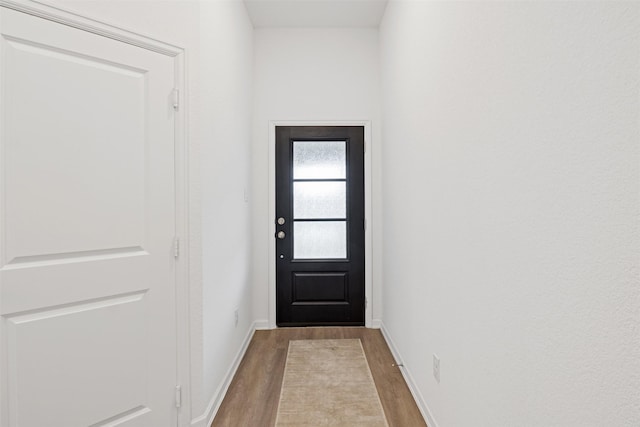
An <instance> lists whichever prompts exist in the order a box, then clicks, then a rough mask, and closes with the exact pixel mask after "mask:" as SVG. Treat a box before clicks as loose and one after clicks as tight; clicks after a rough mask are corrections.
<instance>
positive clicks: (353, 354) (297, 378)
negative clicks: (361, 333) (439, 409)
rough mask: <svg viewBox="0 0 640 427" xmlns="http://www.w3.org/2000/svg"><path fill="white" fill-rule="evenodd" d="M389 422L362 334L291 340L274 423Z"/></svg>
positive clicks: (303, 426) (369, 426)
mask: <svg viewBox="0 0 640 427" xmlns="http://www.w3.org/2000/svg"><path fill="white" fill-rule="evenodd" d="M284 426H291V427H294V426H295V427H320V426H335V427H338V426H344V427H360V426H361V427H365V426H366V427H378V426H379V427H388V426H389V425H388V424H387V420H386V418H385V416H384V410H383V409H382V404H381V403H380V397H379V396H378V392H377V390H376V386H375V383H374V382H373V377H372V376H371V371H370V370H369V364H368V363H367V359H366V356H365V354H364V350H363V348H362V343H361V342H360V340H359V339H336V340H298V341H290V342H289V352H288V354H287V362H286V365H285V368H284V378H283V380H282V390H281V392H280V403H279V405H278V414H277V416H276V427H284Z"/></svg>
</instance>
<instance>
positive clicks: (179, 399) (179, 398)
mask: <svg viewBox="0 0 640 427" xmlns="http://www.w3.org/2000/svg"><path fill="white" fill-rule="evenodd" d="M181 406H182V387H180V386H179V385H177V386H176V408H180V407H181Z"/></svg>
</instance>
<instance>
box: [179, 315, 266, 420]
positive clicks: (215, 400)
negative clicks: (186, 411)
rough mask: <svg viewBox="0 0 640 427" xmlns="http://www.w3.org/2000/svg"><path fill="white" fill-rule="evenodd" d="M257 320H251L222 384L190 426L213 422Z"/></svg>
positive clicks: (251, 336) (254, 329) (247, 345)
mask: <svg viewBox="0 0 640 427" xmlns="http://www.w3.org/2000/svg"><path fill="white" fill-rule="evenodd" d="M258 323H259V322H253V323H252V324H251V326H249V330H248V331H247V335H246V336H245V338H244V341H243V342H242V346H241V347H240V350H239V351H238V353H237V354H236V357H235V358H234V359H233V362H232V363H231V366H230V367H229V369H228V370H227V374H226V375H225V376H224V380H223V381H222V384H220V386H219V387H218V389H217V390H216V392H215V393H213V396H212V397H211V400H210V401H209V404H208V405H207V409H206V410H205V411H204V414H202V415H200V416H199V417H197V418H194V419H192V420H191V427H209V426H210V425H211V423H213V419H214V418H215V416H216V414H217V413H218V409H220V405H221V404H222V400H223V399H224V396H225V395H226V394H227V390H229V386H230V385H231V380H233V377H234V375H235V374H236V371H237V370H238V366H240V362H241V361H242V358H243V357H244V354H245V353H246V352H247V348H248V347H249V343H250V342H251V338H253V333H254V332H255V331H256V329H257V325H258Z"/></svg>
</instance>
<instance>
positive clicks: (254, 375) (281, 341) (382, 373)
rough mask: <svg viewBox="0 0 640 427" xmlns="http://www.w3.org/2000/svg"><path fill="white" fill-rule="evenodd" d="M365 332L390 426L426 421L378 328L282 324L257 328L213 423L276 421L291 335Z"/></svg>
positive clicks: (246, 426)
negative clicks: (296, 326) (310, 326)
mask: <svg viewBox="0 0 640 427" xmlns="http://www.w3.org/2000/svg"><path fill="white" fill-rule="evenodd" d="M335 338H360V340H361V341H362V346H363V347H364V352H365V354H366V356H367V361H368V362H369V367H370V368H371V373H372V374H373V379H374V381H375V383H376V388H377V390H378V394H379V395H380V400H381V401H382V407H383V408H384V413H385V416H386V417H387V421H388V422H389V426H390V427H424V426H426V424H425V422H424V420H423V418H422V415H421V414H420V411H419V410H418V407H417V406H416V403H415V401H414V400H413V397H412V396H411V392H410V391H409V388H408V387H407V384H406V383H405V382H404V378H403V377H402V374H401V373H400V370H399V369H400V368H398V367H395V366H392V365H393V363H394V359H393V356H392V355H391V352H390V351H389V347H388V346H387V343H386V341H385V340H384V338H383V337H382V334H381V333H380V331H379V330H377V329H365V328H280V329H275V330H270V331H256V333H255V335H254V336H253V339H252V340H251V343H250V344H249V348H248V349H247V352H246V354H245V356H244V358H243V359H242V362H241V363H240V366H239V368H238V371H237V372H236V375H235V377H234V378H233V381H232V382H231V385H230V387H229V390H228V392H227V395H226V396H225V398H224V400H223V402H222V405H221V406H220V409H219V410H218V413H217V415H216V418H215V419H214V420H213V424H212V425H211V426H212V427H272V426H273V425H274V424H275V421H276V412H277V411H278V401H279V398H280V387H281V386H282V377H283V374H284V365H285V361H286V358H287V349H288V346H289V340H304V339H335Z"/></svg>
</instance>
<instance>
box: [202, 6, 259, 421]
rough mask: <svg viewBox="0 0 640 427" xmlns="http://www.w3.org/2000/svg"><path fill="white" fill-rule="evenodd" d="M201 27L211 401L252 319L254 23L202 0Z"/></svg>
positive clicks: (240, 10)
mask: <svg viewBox="0 0 640 427" xmlns="http://www.w3.org/2000/svg"><path fill="white" fill-rule="evenodd" d="M200 28H201V33H202V38H201V45H202V58H203V64H204V65H203V66H202V67H201V70H200V72H201V88H202V92H201V94H200V101H201V107H200V111H201V112H202V113H201V120H202V121H203V133H202V135H201V141H202V152H201V160H200V161H201V169H202V246H203V289H204V290H203V293H202V303H203V308H204V316H203V319H204V357H203V362H204V376H203V378H204V380H205V381H204V384H203V388H204V396H205V397H206V398H211V396H216V397H218V394H219V392H220V391H223V390H219V387H220V386H221V381H222V380H223V378H224V377H225V375H226V374H227V370H228V369H229V367H230V366H231V364H232V362H233V360H234V358H235V356H236V355H237V353H238V351H239V349H240V347H241V345H242V343H243V341H244V340H245V338H246V337H247V333H248V331H249V330H250V329H251V328H252V324H253V320H254V316H253V300H252V288H251V277H250V271H251V213H250V212H251V211H250V209H251V205H252V203H251V201H250V199H249V195H250V186H251V178H250V176H251V108H252V99H253V93H252V77H253V74H252V65H253V47H252V46H253V27H252V26H251V23H250V21H249V18H248V15H247V13H246V10H245V7H244V3H242V2H241V1H239V0H238V1H233V2H229V1H227V2H220V1H216V2H211V1H204V2H203V3H202V5H201V8H200ZM245 194H246V198H245ZM236 309H237V310H238V318H239V321H238V325H237V326H235V324H234V320H235V319H234V311H235V310H236ZM219 397H221V396H219ZM207 403H209V402H207ZM198 412H199V411H196V413H198Z"/></svg>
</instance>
